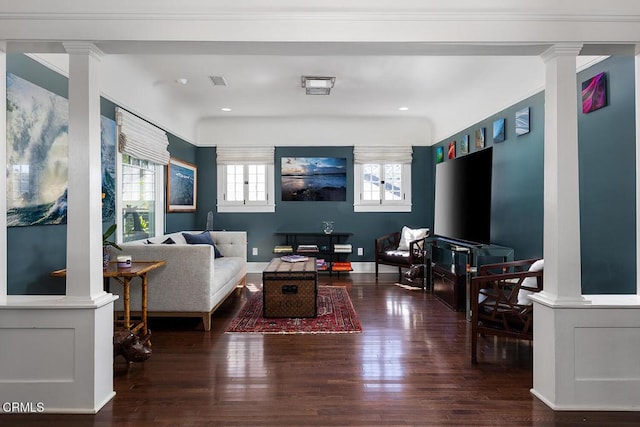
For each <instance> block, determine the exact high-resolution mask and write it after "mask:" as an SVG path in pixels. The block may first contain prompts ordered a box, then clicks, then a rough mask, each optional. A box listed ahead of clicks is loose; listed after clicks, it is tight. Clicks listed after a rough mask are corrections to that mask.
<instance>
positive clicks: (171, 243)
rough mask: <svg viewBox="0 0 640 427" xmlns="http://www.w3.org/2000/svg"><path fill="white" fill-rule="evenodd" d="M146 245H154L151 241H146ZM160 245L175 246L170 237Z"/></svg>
mask: <svg viewBox="0 0 640 427" xmlns="http://www.w3.org/2000/svg"><path fill="white" fill-rule="evenodd" d="M146 244H147V245H153V244H154V243H153V242H152V241H151V240H149V239H147V243H146ZM162 244H163V245H175V244H176V242H174V241H173V239H172V238H171V237H167V239H166V240H165V241H164V242H162Z"/></svg>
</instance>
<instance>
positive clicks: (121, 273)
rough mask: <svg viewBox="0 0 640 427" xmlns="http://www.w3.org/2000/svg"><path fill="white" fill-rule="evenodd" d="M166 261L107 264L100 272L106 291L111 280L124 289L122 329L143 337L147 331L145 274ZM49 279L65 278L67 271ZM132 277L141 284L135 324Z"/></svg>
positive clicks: (55, 272)
mask: <svg viewBox="0 0 640 427" xmlns="http://www.w3.org/2000/svg"><path fill="white" fill-rule="evenodd" d="M166 264H167V262H166V261H133V262H132V263H131V267H128V268H118V264H117V263H116V262H111V263H109V265H108V267H107V268H106V269H104V270H103V271H102V277H103V278H104V280H105V286H106V287H107V289H106V290H107V291H108V284H109V279H111V278H113V279H115V280H116V281H118V282H119V283H120V284H121V285H122V286H123V288H124V301H123V302H124V327H125V328H127V329H129V330H131V332H133V333H135V332H137V331H139V330H142V335H143V336H145V335H146V334H147V332H148V330H149V328H148V324H147V284H148V282H147V273H148V272H150V271H152V270H155V269H156V268H160V267H162V266H164V265H166ZM50 276H51V277H62V278H65V277H67V270H66V269H63V270H56V271H52V272H51V273H50ZM134 277H139V278H140V280H141V282H142V319H141V321H140V322H139V323H138V324H136V325H132V324H131V307H130V299H129V293H130V289H129V288H130V285H131V280H132V279H133V278H134Z"/></svg>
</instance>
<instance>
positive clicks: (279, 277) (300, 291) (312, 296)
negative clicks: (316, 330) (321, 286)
mask: <svg viewBox="0 0 640 427" xmlns="http://www.w3.org/2000/svg"><path fill="white" fill-rule="evenodd" d="M262 298H263V299H262V302H263V305H262V307H263V308H262V310H263V312H262V315H263V316H264V317H316V316H317V315H318V272H317V271H316V259H315V258H312V257H310V258H309V259H308V260H306V261H299V262H286V261H282V260H281V259H280V258H274V259H273V260H271V262H270V263H269V265H268V266H267V268H266V269H265V270H264V271H263V272H262Z"/></svg>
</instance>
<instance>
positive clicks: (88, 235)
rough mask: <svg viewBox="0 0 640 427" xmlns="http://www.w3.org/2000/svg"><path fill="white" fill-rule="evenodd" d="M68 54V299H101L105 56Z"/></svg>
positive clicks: (84, 46)
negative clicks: (102, 79) (102, 61)
mask: <svg viewBox="0 0 640 427" xmlns="http://www.w3.org/2000/svg"><path fill="white" fill-rule="evenodd" d="M64 47H65V49H66V50H67V52H68V53H69V185H68V193H67V197H68V218H67V295H68V296H75V297H89V298H91V299H94V298H95V297H96V296H98V295H100V294H102V293H103V292H104V291H103V286H102V208H101V202H102V198H101V193H102V183H101V179H102V178H101V177H102V175H101V170H100V169H101V162H100V80H99V68H100V57H101V56H102V52H101V51H100V50H99V49H98V48H96V47H95V46H94V45H93V44H91V43H85V42H74V43H65V44H64Z"/></svg>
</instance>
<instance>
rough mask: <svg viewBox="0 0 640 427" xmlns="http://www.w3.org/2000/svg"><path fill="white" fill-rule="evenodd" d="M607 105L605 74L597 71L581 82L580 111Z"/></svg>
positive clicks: (589, 110)
mask: <svg viewBox="0 0 640 427" xmlns="http://www.w3.org/2000/svg"><path fill="white" fill-rule="evenodd" d="M606 105H607V75H606V74H605V73H599V74H596V75H595V76H593V77H591V78H590V79H589V80H586V81H584V82H582V112H583V113H585V114H586V113H590V112H592V111H596V110H599V109H600V108H602V107H605V106H606Z"/></svg>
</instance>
